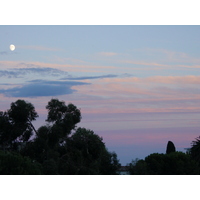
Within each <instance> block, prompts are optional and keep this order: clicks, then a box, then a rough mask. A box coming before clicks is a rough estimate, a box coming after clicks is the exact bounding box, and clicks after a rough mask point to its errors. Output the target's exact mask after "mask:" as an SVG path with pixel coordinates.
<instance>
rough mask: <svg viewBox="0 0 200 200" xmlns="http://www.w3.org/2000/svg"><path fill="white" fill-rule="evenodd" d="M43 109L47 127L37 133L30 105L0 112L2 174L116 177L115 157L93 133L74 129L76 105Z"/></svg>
mask: <svg viewBox="0 0 200 200" xmlns="http://www.w3.org/2000/svg"><path fill="white" fill-rule="evenodd" d="M46 108H47V110H48V116H47V120H46V121H47V122H48V124H47V125H44V126H41V127H40V128H39V129H38V130H37V131H36V130H35V128H34V126H33V125H32V123H31V121H33V120H35V119H36V117H38V115H37V113H36V112H35V109H34V106H33V105H32V104H30V103H28V102H25V101H24V100H18V101H16V102H15V103H12V104H11V108H10V109H9V110H8V112H0V145H1V146H0V147H1V149H2V150H4V151H5V155H7V157H8V159H7V157H6V159H5V155H3V154H2V157H1V156H0V169H2V171H0V173H1V174H20V173H21V174H46V175H58V174H63V175H65V174H68V175H86V174H87V175H93V174H95V175H97V174H98V175H100V174H117V169H118V168H119V166H120V164H119V160H118V159H117V155H116V153H114V152H113V153H111V152H109V151H108V150H107V149H106V146H105V144H104V143H103V139H102V138H101V137H99V136H98V135H97V134H95V133H94V132H93V131H92V130H89V129H85V128H77V127H76V125H77V123H79V122H80V121H81V112H80V110H79V109H77V107H76V106H75V105H73V104H71V103H70V104H68V105H65V102H62V101H59V100H58V99H52V100H51V101H50V102H48V105H47V106H46ZM33 131H34V132H35V137H34V138H33V139H32V140H30V136H31V135H32V132H33ZM13 153H14V154H13ZM5 160H7V161H6V162H5ZM12 162H15V164H14V165H13V164H12ZM24 163H25V164H24ZM36 163H37V164H36ZM6 166H8V167H7V171H5V170H6ZM29 167H30V168H31V167H32V170H33V171H31V170H30V169H29ZM37 170H38V171H37Z"/></svg>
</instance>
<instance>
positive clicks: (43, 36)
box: [0, 25, 200, 165]
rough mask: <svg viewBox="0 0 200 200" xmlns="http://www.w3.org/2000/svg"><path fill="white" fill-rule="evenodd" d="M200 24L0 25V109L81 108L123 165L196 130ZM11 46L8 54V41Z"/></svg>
mask: <svg viewBox="0 0 200 200" xmlns="http://www.w3.org/2000/svg"><path fill="white" fill-rule="evenodd" d="M199 35H200V26H192V25H190V26H181V25H180V26H177V25H174V26H169V25H167V26H165V25H164V26H161V25H158V26H154V25H150V26H143V25H140V26H139V25H129V26H126V25H117V26H111V25H106V26H104V25H102V26H100V25H99V26H96V25H90V26H87V25H85V26H81V25H76V26H71V25H63V26H59V25H56V26H54V25H52V26H44V25H42V26H20V25H18V26H11V25H8V26H4V25H1V26H0V102H1V103H0V110H1V111H5V110H7V109H8V108H9V107H10V104H11V102H15V101H16V100H18V99H24V100H26V101H28V102H31V103H32V104H33V105H34V106H35V109H36V111H37V112H38V114H39V118H38V119H37V120H36V121H35V122H34V125H35V126H36V128H38V127H40V126H41V125H44V124H45V123H46V122H45V119H46V117H47V111H46V109H45V106H46V105H47V103H48V101H50V100H51V99H52V98H57V99H59V100H62V101H65V102H66V104H68V103H73V104H74V105H76V106H77V107H78V108H80V109H81V114H82V120H81V122H80V123H79V124H78V127H85V128H87V129H91V130H93V131H94V132H95V133H96V134H98V135H99V136H101V137H102V138H103V141H104V142H105V145H106V147H107V148H108V150H109V151H111V152H112V151H114V152H116V153H117V155H118V159H119V160H120V163H121V164H122V165H126V164H127V163H130V162H131V161H132V160H135V159H136V158H139V159H144V158H145V157H146V156H148V155H150V154H151V153H165V152H166V146H167V142H168V141H169V140H170V141H172V142H173V143H174V144H175V147H176V149H177V150H178V151H183V152H185V148H189V147H190V146H191V142H192V141H193V140H195V138H196V137H198V136H199V134H200V123H199V119H200V88H199V85H200V40H199ZM11 44H14V45H15V50H14V51H11V50H10V49H9V46H10V45H11Z"/></svg>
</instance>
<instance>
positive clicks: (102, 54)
mask: <svg viewBox="0 0 200 200" xmlns="http://www.w3.org/2000/svg"><path fill="white" fill-rule="evenodd" d="M98 55H100V56H115V55H117V53H115V52H99V53H98Z"/></svg>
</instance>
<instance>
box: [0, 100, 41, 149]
mask: <svg viewBox="0 0 200 200" xmlns="http://www.w3.org/2000/svg"><path fill="white" fill-rule="evenodd" d="M37 117H38V114H37V112H36V111H35V108H34V106H33V105H32V104H31V103H29V102H26V101H24V100H17V101H16V102H14V103H11V106H10V109H9V110H8V111H7V112H1V113H0V127H1V128H0V145H2V146H3V148H4V149H5V148H16V146H17V143H19V142H27V141H28V140H29V139H30V137H31V135H32V134H33V131H35V132H36V130H35V128H34V126H33V125H32V121H33V120H35V119H36V118H37Z"/></svg>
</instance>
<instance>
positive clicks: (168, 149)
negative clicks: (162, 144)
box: [166, 141, 176, 154]
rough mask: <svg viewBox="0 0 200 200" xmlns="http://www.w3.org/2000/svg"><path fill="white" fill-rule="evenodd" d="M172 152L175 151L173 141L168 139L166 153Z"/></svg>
mask: <svg viewBox="0 0 200 200" xmlns="http://www.w3.org/2000/svg"><path fill="white" fill-rule="evenodd" d="M173 152H176V148H175V146H174V143H173V142H171V141H168V143H167V149H166V154H169V153H173Z"/></svg>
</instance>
